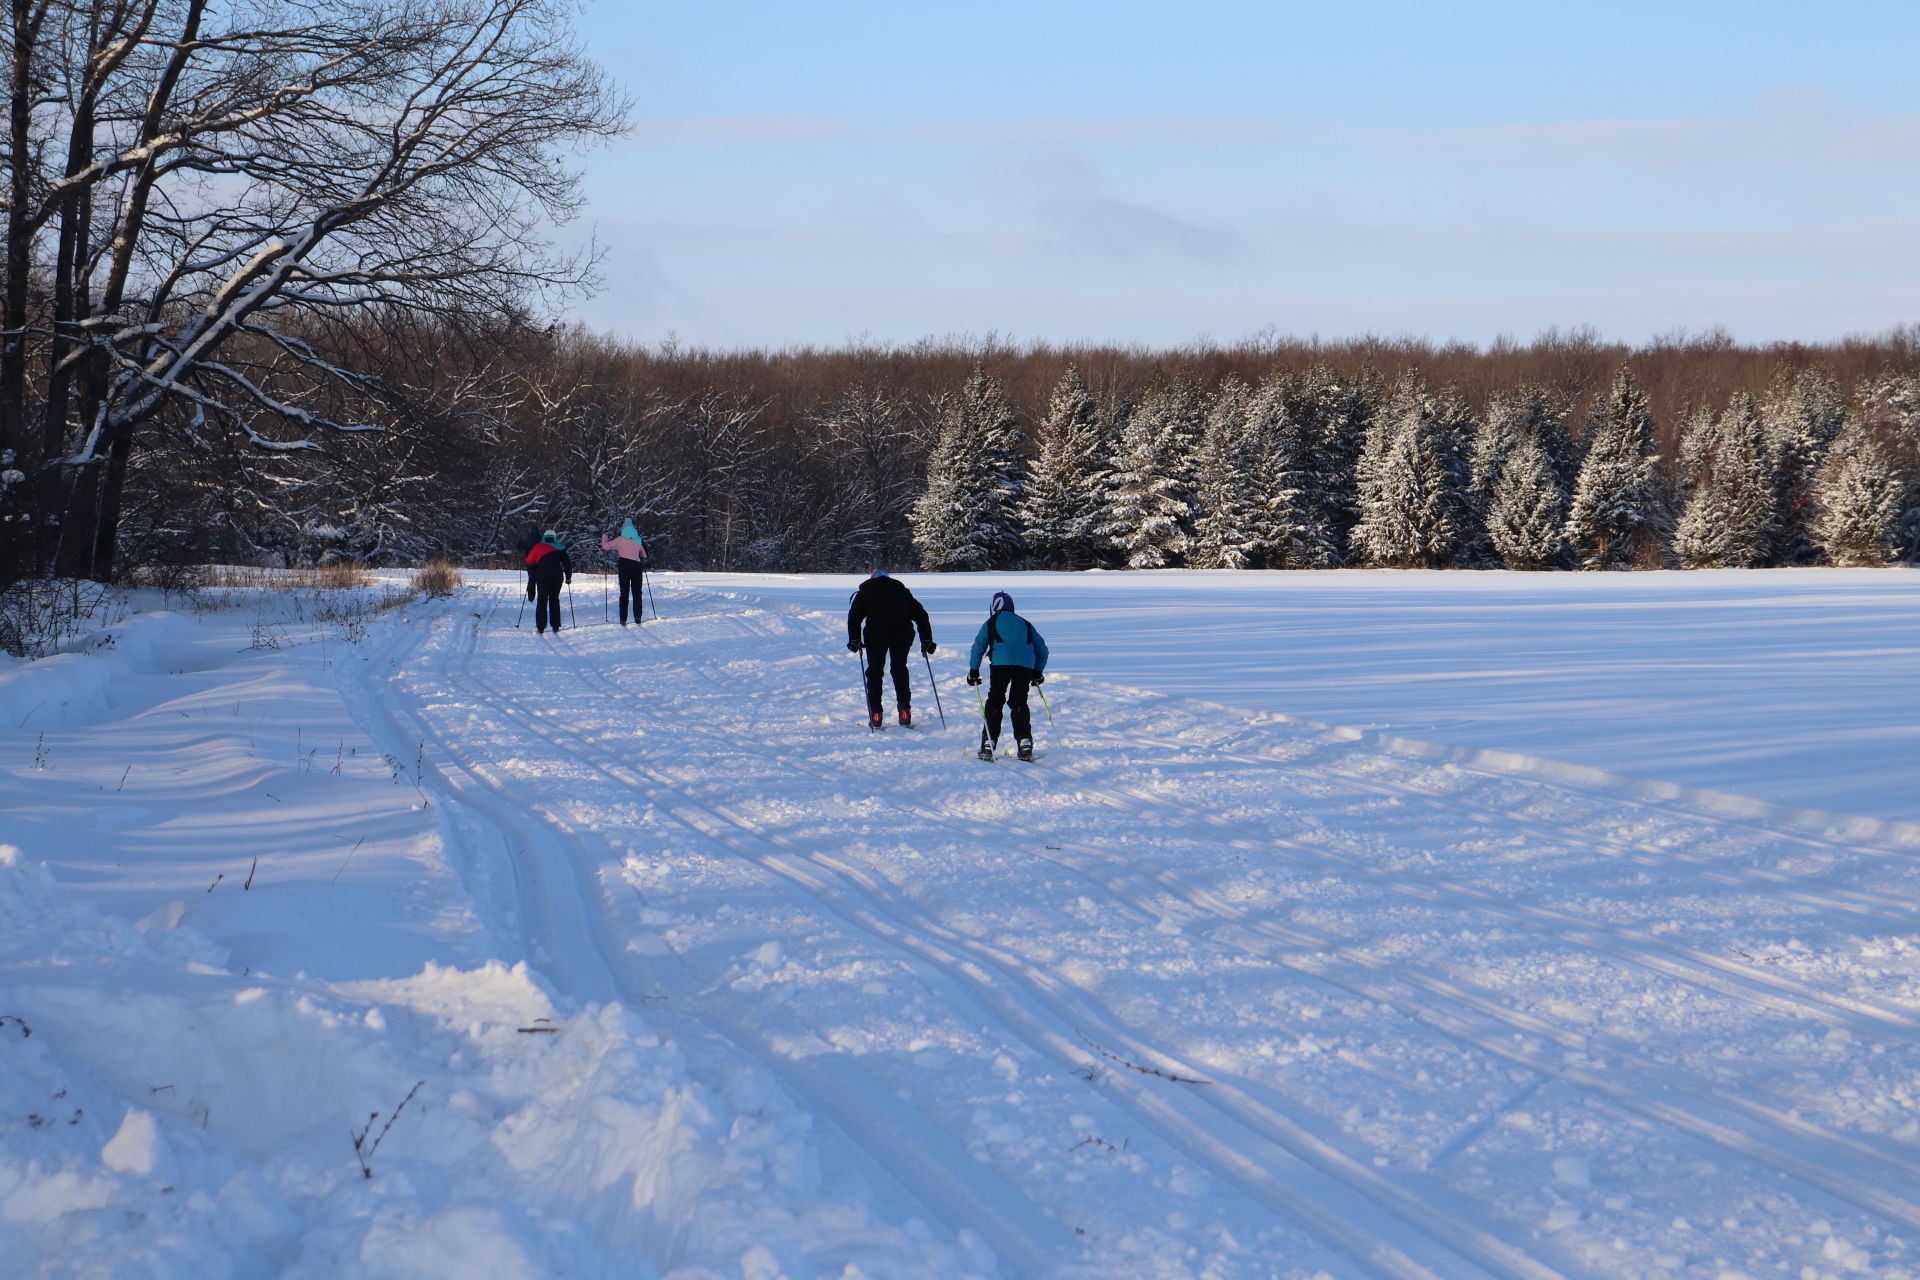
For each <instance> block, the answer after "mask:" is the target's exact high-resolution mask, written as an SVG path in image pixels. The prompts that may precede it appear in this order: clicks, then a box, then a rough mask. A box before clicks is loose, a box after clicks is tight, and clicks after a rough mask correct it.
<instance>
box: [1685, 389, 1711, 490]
mask: <svg viewBox="0 0 1920 1280" xmlns="http://www.w3.org/2000/svg"><path fill="white" fill-rule="evenodd" d="M1719 452H1720V417H1719V415H1718V414H1716V413H1714V411H1713V406H1712V405H1706V404H1702V405H1696V406H1694V408H1693V409H1692V410H1690V411H1689V412H1688V414H1687V419H1686V421H1685V422H1683V423H1681V424H1680V449H1679V458H1678V459H1677V464H1678V470H1679V476H1678V480H1679V484H1680V492H1681V493H1683V494H1692V493H1694V492H1696V491H1698V490H1699V489H1700V488H1701V486H1703V485H1705V484H1706V482H1707V480H1708V478H1709V477H1711V476H1712V475H1713V459H1714V457H1715V456H1716V455H1718V454H1719Z"/></svg>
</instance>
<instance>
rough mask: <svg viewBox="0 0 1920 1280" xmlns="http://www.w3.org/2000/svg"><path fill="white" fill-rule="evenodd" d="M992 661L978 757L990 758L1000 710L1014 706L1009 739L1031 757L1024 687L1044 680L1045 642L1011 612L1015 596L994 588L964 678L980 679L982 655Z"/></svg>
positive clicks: (1022, 754) (976, 681)
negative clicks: (991, 601) (984, 722)
mask: <svg viewBox="0 0 1920 1280" xmlns="http://www.w3.org/2000/svg"><path fill="white" fill-rule="evenodd" d="M982 656H985V657H988V658H989V659H990V660H991V661H992V662H993V674H992V676H991V677H989V679H990V681H991V682H990V683H989V684H988V686H987V723H986V727H985V728H983V729H981V731H980V758H981V759H982V760H991V759H993V753H994V748H995V747H996V746H997V745H998V744H999V742H1000V710H1001V708H1002V707H1004V706H1006V705H1007V704H1009V703H1011V704H1012V706H1013V740H1014V742H1015V743H1016V744H1017V745H1018V747H1019V754H1020V758H1021V759H1022V760H1031V759H1033V717H1032V715H1031V714H1030V713H1029V712H1028V710H1027V686H1028V685H1035V684H1045V683H1046V681H1047V677H1046V670H1047V642H1046V641H1045V640H1043V639H1042V638H1041V636H1040V632H1039V630H1038V629H1037V628H1035V627H1034V625H1033V624H1032V623H1031V622H1028V621H1027V620H1026V619H1025V618H1023V617H1021V616H1020V615H1019V614H1017V613H1015V612H1014V611H1013V597H1012V596H1010V595H1008V594H1007V593H1006V592H1004V591H996V592H994V593H993V607H992V608H991V609H989V610H988V611H987V620H986V621H985V622H983V623H981V624H980V634H979V635H977V636H975V637H974V638H973V652H972V654H971V655H970V656H969V657H968V659H967V683H968V684H979V683H980V659H981V657H982Z"/></svg>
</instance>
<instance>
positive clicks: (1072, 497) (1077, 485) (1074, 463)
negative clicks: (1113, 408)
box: [1020, 368, 1109, 569]
mask: <svg viewBox="0 0 1920 1280" xmlns="http://www.w3.org/2000/svg"><path fill="white" fill-rule="evenodd" d="M1099 418H1100V413H1099V409H1098V406H1096V405H1095V404H1094V400H1093V396H1092V394H1091V393H1089V392H1088V391H1087V384H1086V382H1085V381H1083V380H1082V379H1081V377H1080V371H1079V370H1078V369H1071V368H1070V369H1068V370H1067V372H1066V374H1065V376H1063V377H1062V378H1061V379H1060V381H1059V383H1058V384H1057V385H1056V386H1055V387H1054V389H1053V398H1052V399H1051V400H1050V401H1048V404H1047V416H1046V419H1045V420H1044V421H1043V422H1042V423H1041V424H1040V430H1039V431H1038V432H1037V433H1036V434H1037V438H1036V443H1035V448H1034V453H1033V460H1032V462H1031V464H1030V465H1029V467H1028V469H1027V483H1026V490H1025V492H1024V493H1023V494H1022V496H1021V499H1020V521H1021V525H1022V526H1023V530H1024V533H1025V537H1026V544H1027V550H1028V551H1029V552H1030V553H1032V555H1033V556H1034V558H1035V559H1036V560H1038V561H1039V562H1040V563H1041V564H1043V565H1045V566H1046V567H1048V568H1053V569H1084V568H1086V567H1087V566H1089V565H1090V564H1092V563H1093V562H1094V556H1095V551H1096V543H1097V541H1098V535H1097V534H1096V532H1095V530H1096V529H1097V528H1098V527H1099V524H1100V508H1101V505H1102V504H1101V502H1100V497H1101V495H1100V493H1099V491H1098V488H1097V485H1096V484H1095V480H1096V478H1097V477H1098V475H1099V474H1100V473H1101V472H1102V471H1104V470H1105V469H1106V468H1107V466H1108V462H1109V460H1108V459H1107V458H1106V457H1105V456H1103V454H1102V452H1101V446H1102V444H1103V443H1104V441H1103V439H1102V434H1101V431H1100V421H1099Z"/></svg>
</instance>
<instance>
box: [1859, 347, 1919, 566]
mask: <svg viewBox="0 0 1920 1280" xmlns="http://www.w3.org/2000/svg"><path fill="white" fill-rule="evenodd" d="M1860 403H1861V408H1862V411H1863V412H1864V413H1865V415H1866V425H1867V427H1868V428H1869V429H1871V430H1874V431H1875V433H1876V435H1875V439H1876V440H1877V442H1878V443H1879V444H1880V447H1881V449H1882V451H1883V452H1884V453H1885V455H1886V457H1887V460H1888V462H1889V464H1890V465H1891V467H1892V470H1893V474H1894V476H1895V477H1896V478H1900V498H1899V502H1898V513H1897V514H1896V515H1895V516H1894V520H1893V548H1894V555H1895V556H1896V557H1897V558H1899V559H1902V560H1913V559H1916V558H1920V377H1915V376H1913V375H1911V374H1895V373H1888V374H1883V375H1882V376H1880V377H1878V378H1874V379H1871V380H1869V381H1868V382H1867V383H1866V384H1865V385H1864V387H1863V388H1862V389H1861V391H1860Z"/></svg>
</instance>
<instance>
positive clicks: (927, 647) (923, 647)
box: [920, 640, 940, 657]
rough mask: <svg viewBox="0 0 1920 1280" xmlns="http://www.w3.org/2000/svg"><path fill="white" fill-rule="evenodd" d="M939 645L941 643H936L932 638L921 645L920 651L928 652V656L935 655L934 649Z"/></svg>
mask: <svg viewBox="0 0 1920 1280" xmlns="http://www.w3.org/2000/svg"><path fill="white" fill-rule="evenodd" d="M939 647H940V646H939V645H937V644H935V643H934V642H933V641H931V640H929V641H927V642H926V643H925V644H923V645H921V646H920V652H922V653H924V654H926V655H927V656H928V657H932V656H933V651H934V650H935V649H938V648H939Z"/></svg>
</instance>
